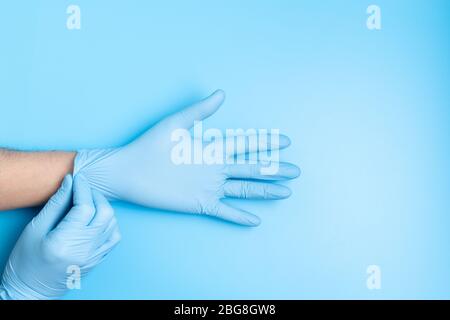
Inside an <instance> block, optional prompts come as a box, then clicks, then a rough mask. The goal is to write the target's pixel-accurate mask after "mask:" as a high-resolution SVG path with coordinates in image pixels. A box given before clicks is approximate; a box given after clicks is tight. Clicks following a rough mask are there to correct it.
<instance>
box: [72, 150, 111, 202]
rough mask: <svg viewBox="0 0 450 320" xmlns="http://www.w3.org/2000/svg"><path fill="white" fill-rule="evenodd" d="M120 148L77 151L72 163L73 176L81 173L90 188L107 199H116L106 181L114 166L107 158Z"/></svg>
mask: <svg viewBox="0 0 450 320" xmlns="http://www.w3.org/2000/svg"><path fill="white" fill-rule="evenodd" d="M118 150H120V148H114V149H113V148H111V149H86V150H80V151H78V152H77V155H76V157H75V160H74V165H73V167H74V168H73V176H74V177H75V176H76V175H77V174H82V175H83V176H84V177H85V178H86V179H87V180H88V181H89V184H90V185H91V187H92V188H94V189H96V190H97V191H100V192H101V193H102V194H103V195H104V196H105V197H106V198H108V199H109V200H117V199H118V197H117V195H116V194H115V193H114V192H113V191H112V190H111V188H110V184H109V183H108V181H109V179H110V176H111V172H112V171H114V168H112V167H111V166H110V161H108V159H109V158H110V157H111V156H112V155H113V154H115V153H116V152H117V151H118Z"/></svg>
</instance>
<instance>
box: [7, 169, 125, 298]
mask: <svg viewBox="0 0 450 320" xmlns="http://www.w3.org/2000/svg"><path fill="white" fill-rule="evenodd" d="M72 189H73V197H72ZM72 198H73V200H72ZM72 202H73V206H72ZM119 240H120V233H119V229H118V226H117V221H116V218H115V217H114V211H113V209H112V208H111V206H110V205H109V203H108V201H107V200H106V199H105V197H104V196H103V195H102V194H100V193H99V192H96V191H94V192H91V189H90V187H89V184H88V182H87V181H86V179H84V178H83V177H81V176H78V177H76V178H75V179H74V182H73V187H72V178H71V176H66V177H65V178H64V181H63V183H62V186H61V187H60V189H59V190H58V192H57V193H56V194H55V195H54V196H53V197H52V198H51V199H50V200H49V201H48V203H47V204H46V205H45V207H44V208H43V209H42V211H41V212H40V213H39V214H38V215H37V216H36V217H34V218H33V220H32V221H31V222H30V223H29V224H28V225H27V226H26V228H25V230H24V231H23V233H22V235H21V236H20V238H19V240H18V241H17V243H16V246H15V247H14V249H13V251H12V253H11V256H10V257H9V261H8V263H7V265H6V268H5V271H4V274H3V278H2V282H1V289H2V290H0V292H1V298H3V299H13V300H16V299H20V300H22V299H56V298H60V297H62V296H63V295H64V293H65V292H66V291H67V290H68V286H67V280H68V277H69V276H70V275H71V273H70V272H72V271H71V270H70V269H68V268H69V267H70V266H76V267H77V268H79V271H80V272H81V274H80V275H81V276H83V275H85V274H86V273H87V272H88V271H89V270H91V269H92V268H93V267H95V266H96V265H98V264H99V263H100V262H101V261H102V260H103V259H104V258H105V257H106V255H107V254H108V253H109V252H110V251H111V250H112V249H113V248H114V247H115V246H116V244H117V243H118V242H119Z"/></svg>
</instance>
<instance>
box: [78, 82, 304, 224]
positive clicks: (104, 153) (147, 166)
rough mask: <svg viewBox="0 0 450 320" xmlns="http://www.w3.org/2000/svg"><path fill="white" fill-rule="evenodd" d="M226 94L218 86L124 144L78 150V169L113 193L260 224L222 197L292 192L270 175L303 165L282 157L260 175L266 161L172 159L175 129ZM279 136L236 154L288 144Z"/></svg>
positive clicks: (292, 172)
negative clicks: (191, 161) (272, 169)
mask: <svg viewBox="0 0 450 320" xmlns="http://www.w3.org/2000/svg"><path fill="white" fill-rule="evenodd" d="M224 99H225V94H224V92H223V91H221V90H218V91H216V92H215V93H213V94H212V95H211V96H210V97H208V98H206V99H205V100H203V101H200V102H198V103H196V104H194V105H193V106H191V107H188V108H186V109H184V110H182V111H180V112H178V113H175V114H173V115H171V116H169V117H167V118H165V119H163V120H162V121H160V122H159V123H157V124H156V125H155V126H153V127H152V128H151V129H149V130H148V131H147V132H146V133H144V134H143V135H142V136H140V137H139V138H138V139H136V140H135V141H133V142H131V143H130V144H128V145H125V146H123V147H120V148H117V149H97V150H82V151H79V152H78V154H77V156H76V158H75V164H74V174H76V173H78V172H81V173H83V175H84V176H86V178H87V179H88V180H89V182H90V183H91V185H92V187H93V188H95V189H97V190H100V191H101V192H102V193H103V194H104V195H106V196H107V198H109V199H117V200H125V201H128V202H132V203H135V204H139V205H143V206H146V207H152V208H158V209H164V210H170V211H178V212H185V213H196V214H206V215H210V216H215V217H218V218H222V219H225V220H228V221H231V222H235V223H238V224H242V225H248V226H256V225H258V224H259V223H260V219H259V218H258V217H257V216H255V215H253V214H251V213H249V212H246V211H244V210H241V209H238V208H234V207H231V206H229V205H228V204H225V203H224V202H222V201H221V199H222V198H224V197H233V198H246V199H270V200H274V199H283V198H286V197H289V196H290V194H291V191H290V190H289V188H287V187H286V186H283V185H278V184H274V183H269V181H273V180H284V179H292V178H296V177H298V176H299V174H300V170H299V169H298V168H297V167H296V166H295V165H293V164H289V163H279V170H278V172H277V173H276V174H275V175H262V174H261V171H260V168H261V167H262V166H264V165H263V164H261V163H257V164H226V163H224V164H195V165H194V164H191V165H186V164H181V165H180V164H176V163H174V161H173V158H172V152H173V148H174V146H175V145H176V143H175V142H174V141H172V140H173V133H174V132H176V131H177V130H179V129H180V128H181V129H190V128H191V127H192V126H193V125H194V121H200V120H203V119H205V118H207V117H209V116H211V115H212V114H213V113H214V112H216V111H217V110H218V108H219V107H220V105H221V104H222V102H223V101H224ZM189 138H191V137H189ZM246 138H247V139H249V137H246ZM278 138H279V139H278V143H273V144H266V145H265V146H259V147H258V148H257V149H250V147H249V145H247V146H244V148H240V149H239V148H237V150H235V152H234V155H233V156H236V155H239V154H243V153H251V152H261V151H266V150H274V149H279V148H280V149H281V148H285V147H287V146H288V145H289V144H290V141H289V139H288V138H287V137H286V136H283V135H279V136H278ZM224 139H225V138H224ZM269 140H270V139H269ZM270 141H271V140H270ZM270 141H269V142H270ZM222 142H223V141H211V143H222ZM192 143H194V141H192ZM228 156H230V155H228ZM258 180H259V181H258Z"/></svg>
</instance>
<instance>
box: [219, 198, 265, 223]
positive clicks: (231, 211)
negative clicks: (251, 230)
mask: <svg viewBox="0 0 450 320" xmlns="http://www.w3.org/2000/svg"><path fill="white" fill-rule="evenodd" d="M215 216H216V217H217V218H220V219H223V220H226V221H229V222H233V223H237V224H240V225H243V226H249V227H256V226H258V225H259V224H260V223H261V220H260V219H259V218H258V216H255V215H254V214H251V213H250V212H247V211H245V210H242V209H238V208H234V207H232V206H230V205H228V204H225V203H223V202H219V204H218V207H217V212H216V213H215Z"/></svg>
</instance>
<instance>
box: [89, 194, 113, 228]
mask: <svg viewBox="0 0 450 320" xmlns="http://www.w3.org/2000/svg"><path fill="white" fill-rule="evenodd" d="M92 198H93V201H94V205H95V216H94V218H93V219H92V221H91V223H90V224H89V225H90V226H92V227H99V228H101V227H102V226H103V227H104V228H105V229H106V227H107V226H108V224H109V223H110V221H111V220H112V219H113V218H114V209H113V207H112V206H111V204H110V203H109V201H108V200H107V199H106V198H105V196H103V195H102V194H101V193H100V192H99V191H97V190H92Z"/></svg>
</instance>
